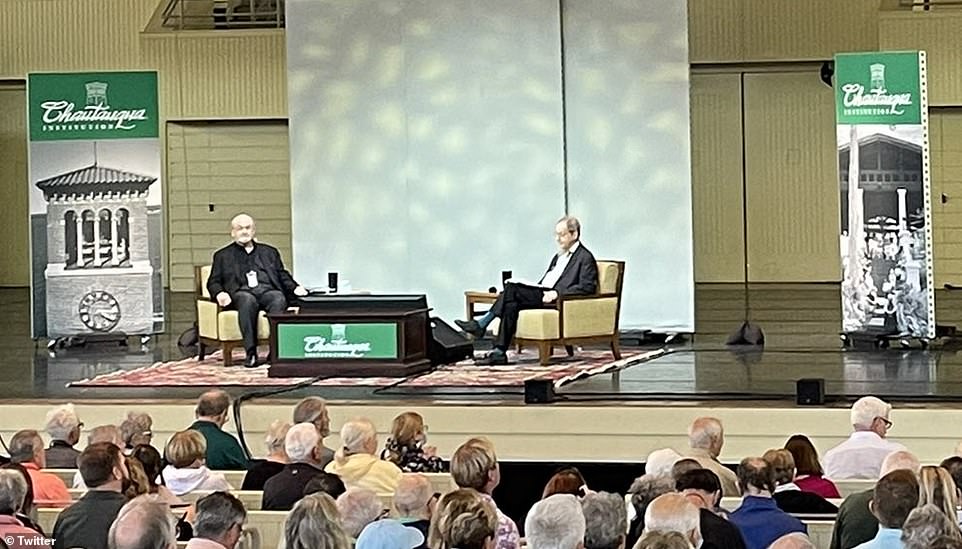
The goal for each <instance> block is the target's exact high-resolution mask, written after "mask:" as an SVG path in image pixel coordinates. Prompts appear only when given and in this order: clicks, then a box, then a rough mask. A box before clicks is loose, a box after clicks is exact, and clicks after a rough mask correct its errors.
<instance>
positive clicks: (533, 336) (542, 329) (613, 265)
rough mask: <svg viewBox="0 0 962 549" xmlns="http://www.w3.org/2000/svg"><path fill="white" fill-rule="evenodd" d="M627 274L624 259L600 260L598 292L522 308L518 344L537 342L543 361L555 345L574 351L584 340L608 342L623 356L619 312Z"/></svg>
mask: <svg viewBox="0 0 962 549" xmlns="http://www.w3.org/2000/svg"><path fill="white" fill-rule="evenodd" d="M624 277H625V262H624V261H599V262H598V293H597V294H595V295H579V296H567V297H564V296H562V297H560V298H558V303H557V308H554V309H528V310H524V311H521V314H520V316H519V317H518V331H517V332H516V333H515V336H514V342H515V344H516V345H518V347H519V348H520V347H524V346H525V345H536V346H537V347H538V358H539V360H540V362H541V364H547V363H548V361H549V360H550V359H551V354H552V353H553V352H554V347H555V346H564V347H565V348H566V349H567V350H568V354H569V355H571V354H572V353H573V351H572V346H573V345H576V344H584V343H607V344H608V345H609V347H610V348H611V353H612V354H613V355H614V357H615V359H620V358H621V349H620V348H619V346H618V316H619V314H620V313H621V285H622V282H623V281H624Z"/></svg>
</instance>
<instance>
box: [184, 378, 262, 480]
mask: <svg viewBox="0 0 962 549" xmlns="http://www.w3.org/2000/svg"><path fill="white" fill-rule="evenodd" d="M228 409H230V397H229V396H228V395H227V393H225V392H224V391H221V390H220V389H215V390H213V391H207V392H206V393H204V394H202V395H200V398H198V399H197V408H196V409H195V410H194V416H195V417H196V418H197V421H195V422H194V423H193V424H192V425H191V426H190V427H188V429H191V430H194V431H197V432H198V433H200V434H201V435H203V436H204V439H205V440H206V441H207V453H206V454H205V455H206V456H207V466H208V467H210V468H211V469H214V470H218V471H220V470H244V469H247V456H246V455H245V454H244V450H243V449H242V448H241V447H240V443H239V442H237V439H236V438H234V435H231V434H230V433H226V432H224V429H223V427H224V424H225V423H227V410H228Z"/></svg>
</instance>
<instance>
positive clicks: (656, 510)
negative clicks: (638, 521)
mask: <svg viewBox="0 0 962 549" xmlns="http://www.w3.org/2000/svg"><path fill="white" fill-rule="evenodd" d="M648 532H678V533H679V534H682V535H683V536H685V538H687V539H688V542H689V543H690V544H691V546H692V547H701V546H702V537H701V531H700V529H699V513H698V508H697V507H695V506H694V505H692V504H691V502H689V501H688V500H687V499H685V496H683V495H681V494H664V495H661V496H658V497H657V498H655V500H654V501H652V502H651V505H649V506H648V509H647V510H645V533H648ZM639 543H641V541H640V540H639Z"/></svg>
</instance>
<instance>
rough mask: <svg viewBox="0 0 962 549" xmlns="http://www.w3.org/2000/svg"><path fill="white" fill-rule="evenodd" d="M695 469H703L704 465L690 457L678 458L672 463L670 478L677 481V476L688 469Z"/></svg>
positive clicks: (716, 476)
mask: <svg viewBox="0 0 962 549" xmlns="http://www.w3.org/2000/svg"><path fill="white" fill-rule="evenodd" d="M695 469H704V467H702V466H701V464H700V463H698V462H697V461H695V460H693V459H691V458H682V459H679V460H678V461H676V462H675V464H674V465H672V466H671V480H673V481H677V480H678V477H680V476H682V475H684V474H685V473H687V472H688V471H694V470H695ZM712 474H714V473H712ZM715 478H718V475H715Z"/></svg>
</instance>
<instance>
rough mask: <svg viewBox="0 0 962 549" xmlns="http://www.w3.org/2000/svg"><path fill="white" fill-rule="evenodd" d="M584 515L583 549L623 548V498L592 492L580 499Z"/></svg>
mask: <svg viewBox="0 0 962 549" xmlns="http://www.w3.org/2000/svg"><path fill="white" fill-rule="evenodd" d="M581 511H582V514H583V515H584V517H585V542H584V543H585V547H584V549H625V532H627V531H628V520H627V517H626V516H625V499H624V498H623V497H621V496H619V495H618V494H609V493H607V492H597V493H595V492H592V493H590V494H587V495H585V497H584V499H583V500H581Z"/></svg>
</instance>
